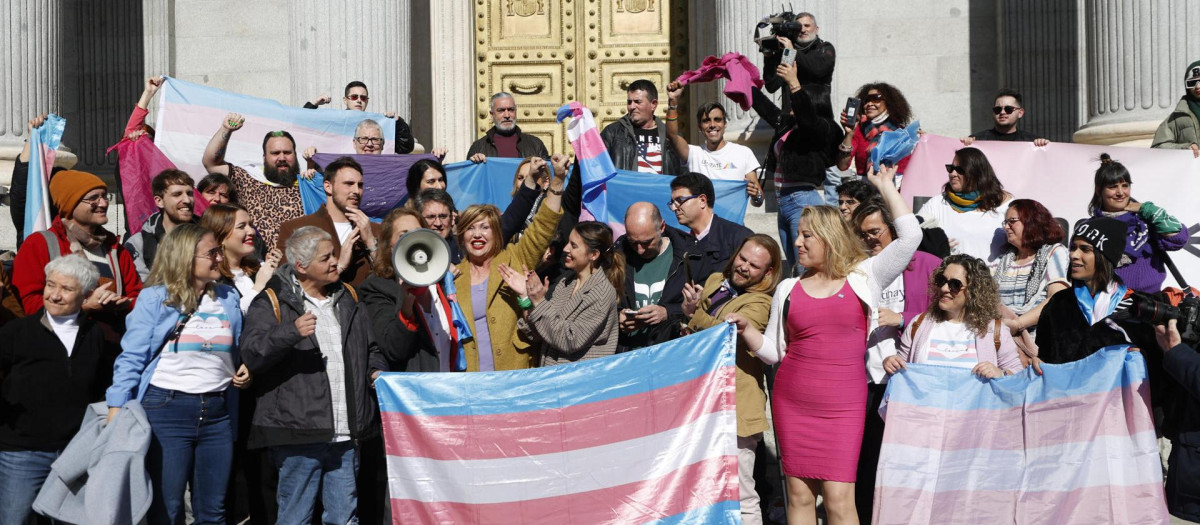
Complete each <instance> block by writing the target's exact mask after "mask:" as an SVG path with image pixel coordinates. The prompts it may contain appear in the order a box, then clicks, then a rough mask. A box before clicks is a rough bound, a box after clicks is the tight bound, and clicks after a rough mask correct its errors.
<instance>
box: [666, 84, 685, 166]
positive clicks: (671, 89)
mask: <svg viewBox="0 0 1200 525" xmlns="http://www.w3.org/2000/svg"><path fill="white" fill-rule="evenodd" d="M681 96H683V86H682V85H680V84H679V82H671V83H670V84H669V85H668V86H667V118H666V122H667V140H668V141H670V142H671V147H672V148H675V153H676V154H678V155H679V162H681V163H687V160H688V142H687V139H685V138H683V137H682V136H680V135H679V109H678V107H679V97H681Z"/></svg>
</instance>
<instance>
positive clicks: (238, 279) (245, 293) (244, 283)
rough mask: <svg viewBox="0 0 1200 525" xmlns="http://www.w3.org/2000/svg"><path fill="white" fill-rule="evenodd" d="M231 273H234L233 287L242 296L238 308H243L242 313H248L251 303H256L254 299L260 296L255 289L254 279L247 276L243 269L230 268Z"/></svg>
mask: <svg viewBox="0 0 1200 525" xmlns="http://www.w3.org/2000/svg"><path fill="white" fill-rule="evenodd" d="M229 271H230V272H232V273H233V286H234V287H235V288H237V291H238V294H240V295H241V296H242V300H241V301H240V303H239V304H238V306H240V307H241V309H242V313H246V311H247V310H249V309H250V303H252V302H254V297H255V296H257V295H258V291H257V290H255V289H254V279H251V278H250V276H249V275H246V272H244V271H242V269H241V268H230V269H229Z"/></svg>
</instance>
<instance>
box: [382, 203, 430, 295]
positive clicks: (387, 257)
mask: <svg viewBox="0 0 1200 525" xmlns="http://www.w3.org/2000/svg"><path fill="white" fill-rule="evenodd" d="M400 217H413V218H415V219H417V224H420V225H421V227H422V228H428V227H429V226H428V225H427V224H426V223H425V217H424V216H422V215H421V214H420V213H417V211H416V210H414V209H412V208H406V207H403V206H401V207H399V208H396V209H394V210H392V211H390V212H388V214H387V216H386V217H384V218H383V227H381V228H380V229H379V241H378V247H377V248H376V250H375V260H374V261H372V262H371V271H373V272H375V275H378V276H380V277H383V278H384V279H395V278H396V267H395V266H392V234H393V233H394V231H395V229H396V219H399V218H400Z"/></svg>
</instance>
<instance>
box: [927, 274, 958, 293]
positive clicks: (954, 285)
mask: <svg viewBox="0 0 1200 525" xmlns="http://www.w3.org/2000/svg"><path fill="white" fill-rule="evenodd" d="M933 285H934V286H936V287H938V289H939V290H940V289H941V288H942V287H943V286H947V285H949V286H950V293H951V294H957V293H958V292H961V291H962V289H963V282H962V281H960V280H958V279H947V278H946V276H945V275H939V276H937V277H934V278H933Z"/></svg>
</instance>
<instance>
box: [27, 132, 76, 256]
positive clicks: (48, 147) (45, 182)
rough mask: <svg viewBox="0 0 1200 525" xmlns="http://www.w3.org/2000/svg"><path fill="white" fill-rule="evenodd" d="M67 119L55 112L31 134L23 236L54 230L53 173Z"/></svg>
mask: <svg viewBox="0 0 1200 525" xmlns="http://www.w3.org/2000/svg"><path fill="white" fill-rule="evenodd" d="M66 129H67V119H65V118H62V117H60V116H58V115H55V114H53V113H51V114H50V115H48V116H47V117H46V121H45V122H43V123H42V125H41V126H39V127H37V128H35V129H34V130H33V132H32V133H30V134H29V184H28V185H27V186H26V187H25V231H24V232H22V237H29V236H31V235H33V234H34V233H36V232H40V231H42V230H49V229H50V221H52V220H54V218H53V217H52V216H51V213H50V173H51V171H52V170H53V169H54V159H56V158H58V146H59V145H60V144H62V136H63V131H64V130H66Z"/></svg>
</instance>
